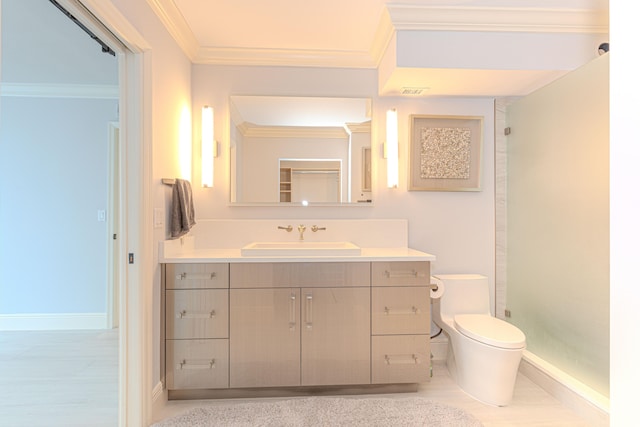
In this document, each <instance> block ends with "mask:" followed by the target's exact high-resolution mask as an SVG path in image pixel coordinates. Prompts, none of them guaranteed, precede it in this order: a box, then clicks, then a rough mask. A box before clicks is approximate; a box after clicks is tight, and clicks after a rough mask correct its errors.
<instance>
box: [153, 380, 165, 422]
mask: <svg viewBox="0 0 640 427" xmlns="http://www.w3.org/2000/svg"><path fill="white" fill-rule="evenodd" d="M151 396H152V399H151V414H152V415H153V418H154V419H155V418H156V414H159V413H161V411H162V409H163V408H164V407H165V406H166V404H167V401H168V400H169V396H168V393H167V391H166V390H164V388H163V386H162V381H158V384H156V385H155V387H153V392H152V394H151Z"/></svg>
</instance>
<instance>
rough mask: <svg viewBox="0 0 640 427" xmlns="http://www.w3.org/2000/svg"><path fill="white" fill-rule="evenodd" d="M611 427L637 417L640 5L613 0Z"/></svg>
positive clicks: (639, 352) (639, 372)
mask: <svg viewBox="0 0 640 427" xmlns="http://www.w3.org/2000/svg"><path fill="white" fill-rule="evenodd" d="M610 3H611V46H612V51H611V54H610V55H611V82H610V88H611V101H610V103H611V113H610V114H611V153H610V156H611V176H610V181H611V202H610V205H611V425H612V426H614V427H625V426H630V425H634V424H635V423H637V420H638V399H637V390H638V384H640V367H639V366H638V360H640V345H638V340H637V334H636V333H635V332H634V331H635V328H636V325H640V310H638V307H639V306H640V286H638V282H639V281H638V242H640V221H638V218H640V191H638V182H640V168H639V167H638V165H640V144H638V137H637V128H638V125H637V123H638V117H640V79H638V77H637V75H638V51H637V48H636V45H637V40H639V39H640V25H638V20H639V19H640V4H638V3H635V2H633V3H630V2H628V1H626V0H611V2H610Z"/></svg>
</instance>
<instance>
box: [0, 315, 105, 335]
mask: <svg viewBox="0 0 640 427" xmlns="http://www.w3.org/2000/svg"><path fill="white" fill-rule="evenodd" d="M106 325H107V314H106V313H28V314H0V331H54V330H70V329H106Z"/></svg>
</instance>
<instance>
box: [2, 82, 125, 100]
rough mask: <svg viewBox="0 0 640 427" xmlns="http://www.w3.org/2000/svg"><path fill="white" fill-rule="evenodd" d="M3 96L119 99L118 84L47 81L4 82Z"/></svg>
mask: <svg viewBox="0 0 640 427" xmlns="http://www.w3.org/2000/svg"><path fill="white" fill-rule="evenodd" d="M0 87H1V88H2V91H1V94H2V96H13V97H22V98H88V99H118V98H119V97H120V88H119V86H118V85H78V84H47V83H40V84H39V83H4V82H3V83H2V85H0Z"/></svg>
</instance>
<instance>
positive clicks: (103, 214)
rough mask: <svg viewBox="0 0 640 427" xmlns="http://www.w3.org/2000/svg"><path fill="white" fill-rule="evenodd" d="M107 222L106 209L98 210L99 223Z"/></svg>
mask: <svg viewBox="0 0 640 427" xmlns="http://www.w3.org/2000/svg"><path fill="white" fill-rule="evenodd" d="M106 220H107V212H106V211H105V210H104V209H98V221H99V222H105V221H106Z"/></svg>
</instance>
